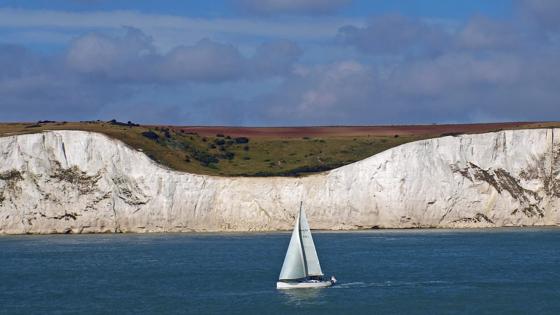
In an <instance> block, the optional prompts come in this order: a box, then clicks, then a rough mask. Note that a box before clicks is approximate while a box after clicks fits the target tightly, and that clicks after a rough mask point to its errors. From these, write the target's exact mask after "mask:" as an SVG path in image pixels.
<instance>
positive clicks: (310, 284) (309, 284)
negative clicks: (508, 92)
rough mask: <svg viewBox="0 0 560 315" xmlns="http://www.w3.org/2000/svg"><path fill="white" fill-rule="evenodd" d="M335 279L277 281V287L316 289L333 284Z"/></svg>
mask: <svg viewBox="0 0 560 315" xmlns="http://www.w3.org/2000/svg"><path fill="white" fill-rule="evenodd" d="M333 284H334V283H333V281H330V280H329V281H324V280H323V281H319V280H307V281H301V282H284V281H278V282H276V289H316V288H326V287H330V286H332V285H333Z"/></svg>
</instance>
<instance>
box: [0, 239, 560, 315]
mask: <svg viewBox="0 0 560 315" xmlns="http://www.w3.org/2000/svg"><path fill="white" fill-rule="evenodd" d="M289 238H290V235H289V234H287V233H274V234H233V235H232V234H220V235H215V234H214V235H208V234H204V235H200V234H156V235H53V236H3V237H0V313H2V314H4V313H6V314H11V313H15V314H17V313H20V314H45V313H61V314H64V313H80V314H86V313H93V314H100V313H113V314H121V313H125V314H141V313H151V314H169V313H203V314H209V313H229V314H231V313H233V314H251V313H252V314H274V313H277V314H287V313H288V312H291V313H317V314H318V313H321V314H329V313H332V314H359V313H362V314H374V313H375V314H529V313H531V314H560V251H559V249H560V229H521V230H484V231H483V230H479V231H440V230H429V231H413V230H411V231H372V232H357V233H315V234H314V238H315V243H316V245H317V248H318V251H319V258H320V259H321V263H322V267H323V270H324V271H325V272H326V273H327V274H329V275H330V274H332V273H334V274H335V275H336V277H337V278H338V280H339V284H338V285H337V286H335V287H332V288H329V289H321V290H307V291H298V290H292V291H285V292H283V291H277V290H276V289H275V282H276V278H277V276H278V272H279V271H280V267H281V265H282V261H283V256H284V253H285V250H286V248H287V245H288V242H289Z"/></svg>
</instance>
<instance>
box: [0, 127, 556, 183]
mask: <svg viewBox="0 0 560 315" xmlns="http://www.w3.org/2000/svg"><path fill="white" fill-rule="evenodd" d="M559 126H560V123H556V122H519V123H493V124H465V125H408V126H360V127H350V126H344V127H282V128H279V127H273V128H248V127H192V126H188V127H187V126H185V127H182V126H146V125H137V124H133V123H121V122H117V121H114V120H113V121H109V122H103V121H88V122H53V121H41V122H38V123H4V124H0V136H9V135H19V134H28V133H37V132H42V131H46V130H82V131H92V132H98V133H103V134H105V135H107V136H109V137H112V138H115V139H118V140H121V141H123V142H124V143H126V144H128V145H129V146H131V147H132V148H135V149H136V150H139V151H142V152H144V153H146V154H147V155H148V156H149V157H150V158H152V159H153V160H155V161H157V162H159V163H160V164H162V165H165V166H167V167H169V168H172V169H175V170H178V171H184V172H189V173H196V174H207V175H221V176H299V175H304V174H310V173H315V172H320V171H326V170H330V169H333V168H336V167H339V166H342V165H346V164H349V163H352V162H356V161H359V160H362V159H364V158H367V157H369V156H372V155H374V154H376V153H379V152H381V151H384V150H387V149H390V148H392V147H395V146H398V145H400V144H403V143H407V142H411V141H416V140H421V139H428V138H435V137H441V136H446V135H458V134H463V133H483V132H491V131H498V130H504V129H530V128H551V127H559Z"/></svg>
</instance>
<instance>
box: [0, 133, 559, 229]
mask: <svg viewBox="0 0 560 315" xmlns="http://www.w3.org/2000/svg"><path fill="white" fill-rule="evenodd" d="M555 134H556V135H557V137H555V136H554V135H555ZM558 136H560V130H558V129H556V130H554V129H539V130H517V131H501V132H495V133H488V134H480V135H464V136H459V137H444V138H438V139H431V140H424V141H418V142H414V143H409V144H405V145H402V146H399V147H396V148H393V149H391V150H388V151H385V152H383V153H380V154H378V155H375V156H372V157H370V158H368V159H365V160H362V161H360V162H357V163H353V164H350V165H347V166H344V167H341V168H338V169H335V170H333V171H330V172H327V173H323V174H318V175H313V176H308V177H302V178H280V177H275V178H222V177H211V176H203V175H194V174H186V173H180V172H175V171H172V170H168V169H165V168H163V167H161V166H159V165H157V164H156V163H154V162H153V161H151V160H150V159H149V158H148V157H147V156H146V155H144V154H143V153H141V152H137V151H136V150H134V149H131V148H129V147H127V146H126V145H124V144H123V143H121V142H119V141H116V140H113V139H110V138H107V137H105V136H103V135H100V134H95V133H88V132H82V131H50V132H45V133H42V134H31V135H19V136H10V137H3V138H0V233H8V234H12V233H68V232H71V233H88V232H167V231H256V230H260V231H262V230H279V229H291V228H292V225H293V222H294V219H295V214H296V212H297V209H298V206H299V202H300V200H303V201H304V207H305V208H306V211H307V215H308V218H309V221H310V224H311V226H312V227H313V228H316V229H355V228H371V227H380V228H408V227H442V228H444V227H493V226H521V225H558V224H560V214H559V213H560V212H559V211H558V208H559V206H560V182H559V180H560V143H559V140H558V139H557V138H558Z"/></svg>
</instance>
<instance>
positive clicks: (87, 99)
mask: <svg viewBox="0 0 560 315" xmlns="http://www.w3.org/2000/svg"><path fill="white" fill-rule="evenodd" d="M559 35H560V1H555V0H493V1H487V0H470V1H467V0H465V1H460V0H457V1H442V0H417V1H414V0H393V1H389V0H387V1H385V0H375V1H367V0H216V1H179V0H172V1H132V0H113V1H106V0H50V1H46V0H36V1H16V0H7V1H3V2H0V110H1V111H0V121H34V120H44V119H50V120H89V119H104V120H108V119H113V118H116V119H119V120H125V121H127V120H133V121H137V122H141V123H165V124H183V125H189V124H197V125H247V126H255V125H259V126H278V125H353V124H359V125H367V124H401V123H449V122H457V123H468V122H488V121H512V120H523V121H528V120H558V119H560V111H558V99H559V97H558V96H560V95H559V94H560V92H559V91H560V74H559V73H557V72H558V71H556V69H558V66H560V58H559V57H558V56H560V54H559V51H558V50H559V46H558V44H559V39H560V36H559Z"/></svg>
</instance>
